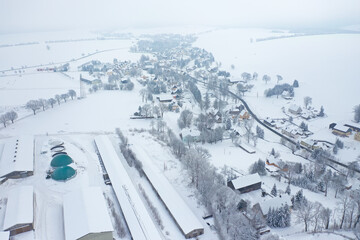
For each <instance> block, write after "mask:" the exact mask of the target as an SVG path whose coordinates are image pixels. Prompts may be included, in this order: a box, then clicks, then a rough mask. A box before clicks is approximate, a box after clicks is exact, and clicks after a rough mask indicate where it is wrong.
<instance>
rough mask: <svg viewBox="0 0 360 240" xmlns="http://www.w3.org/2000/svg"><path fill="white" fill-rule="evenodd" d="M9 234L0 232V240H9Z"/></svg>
mask: <svg viewBox="0 0 360 240" xmlns="http://www.w3.org/2000/svg"><path fill="white" fill-rule="evenodd" d="M9 238H10V232H0V240H9Z"/></svg>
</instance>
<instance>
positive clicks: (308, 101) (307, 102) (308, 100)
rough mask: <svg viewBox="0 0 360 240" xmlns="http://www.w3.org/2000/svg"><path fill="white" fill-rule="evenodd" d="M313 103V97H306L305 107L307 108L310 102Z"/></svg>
mask: <svg viewBox="0 0 360 240" xmlns="http://www.w3.org/2000/svg"><path fill="white" fill-rule="evenodd" d="M311 103H312V98H311V97H308V96H307V97H304V105H305V108H307V107H308V106H309V105H310V104H311Z"/></svg>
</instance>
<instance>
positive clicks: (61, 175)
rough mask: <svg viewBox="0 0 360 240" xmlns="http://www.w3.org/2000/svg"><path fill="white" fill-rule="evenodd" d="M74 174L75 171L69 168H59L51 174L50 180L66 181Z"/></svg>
mask: <svg viewBox="0 0 360 240" xmlns="http://www.w3.org/2000/svg"><path fill="white" fill-rule="evenodd" d="M75 174H76V171H75V169H73V168H72V167H69V166H64V167H59V168H57V169H55V171H54V172H53V173H52V174H51V178H52V179H54V180H56V181H67V180H69V179H71V178H73V177H74V176H75Z"/></svg>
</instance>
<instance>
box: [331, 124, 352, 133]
mask: <svg viewBox="0 0 360 240" xmlns="http://www.w3.org/2000/svg"><path fill="white" fill-rule="evenodd" d="M334 129H336V130H339V131H342V132H347V131H349V127H345V126H343V125H336V126H335V127H334Z"/></svg>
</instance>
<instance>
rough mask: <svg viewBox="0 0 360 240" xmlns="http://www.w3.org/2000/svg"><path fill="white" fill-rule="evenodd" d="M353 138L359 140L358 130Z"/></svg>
mask: <svg viewBox="0 0 360 240" xmlns="http://www.w3.org/2000/svg"><path fill="white" fill-rule="evenodd" d="M354 139H355V140H356V141H360V132H357V133H355V136H354Z"/></svg>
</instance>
